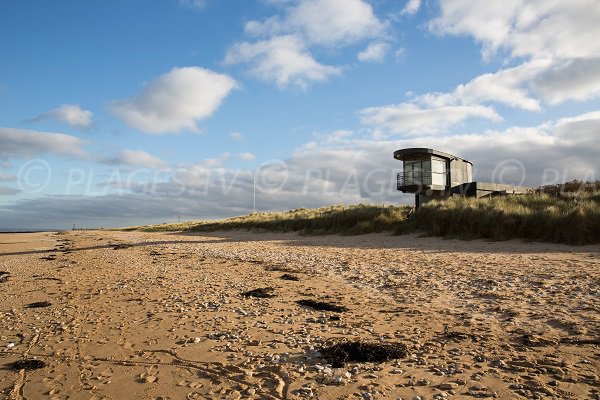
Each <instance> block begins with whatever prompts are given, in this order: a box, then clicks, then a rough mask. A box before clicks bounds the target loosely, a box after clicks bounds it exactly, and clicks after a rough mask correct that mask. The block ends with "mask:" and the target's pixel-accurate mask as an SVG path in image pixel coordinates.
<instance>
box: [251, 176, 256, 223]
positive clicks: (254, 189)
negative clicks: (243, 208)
mask: <svg viewBox="0 0 600 400" xmlns="http://www.w3.org/2000/svg"><path fill="white" fill-rule="evenodd" d="M252 186H253V192H254V195H253V206H252V209H253V210H254V211H253V212H252V213H253V214H256V178H254V181H253V185H252Z"/></svg>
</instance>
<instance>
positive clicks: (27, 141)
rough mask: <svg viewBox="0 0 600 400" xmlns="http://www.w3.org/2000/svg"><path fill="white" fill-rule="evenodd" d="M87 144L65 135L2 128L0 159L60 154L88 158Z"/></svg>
mask: <svg viewBox="0 0 600 400" xmlns="http://www.w3.org/2000/svg"><path fill="white" fill-rule="evenodd" d="M84 144H85V142H84V141H83V140H81V139H79V138H77V137H75V136H70V135H66V134H64V133H52V132H41V131H34V130H28V129H15V128H2V127H0V159H10V158H28V157H35V156H38V155H42V154H59V155H64V156H69V157H75V158H86V157H87V153H86V152H85V151H84V150H83V149H82V146H83V145H84Z"/></svg>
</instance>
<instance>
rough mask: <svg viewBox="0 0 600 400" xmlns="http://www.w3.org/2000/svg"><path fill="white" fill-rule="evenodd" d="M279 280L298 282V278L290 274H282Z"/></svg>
mask: <svg viewBox="0 0 600 400" xmlns="http://www.w3.org/2000/svg"><path fill="white" fill-rule="evenodd" d="M281 279H283V280H284V281H296V282H297V281H299V280H300V278H298V277H297V276H296V275H292V274H283V275H281Z"/></svg>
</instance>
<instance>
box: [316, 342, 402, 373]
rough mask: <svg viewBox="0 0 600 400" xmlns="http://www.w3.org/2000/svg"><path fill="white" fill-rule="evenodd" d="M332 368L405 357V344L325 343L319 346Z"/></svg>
mask: <svg viewBox="0 0 600 400" xmlns="http://www.w3.org/2000/svg"><path fill="white" fill-rule="evenodd" d="M319 352H320V353H321V354H322V355H323V358H325V359H326V360H327V361H328V362H330V363H331V365H332V366H333V367H334V368H341V367H343V366H344V365H345V364H346V363H348V362H360V363H364V362H384V361H389V360H395V359H398V358H403V357H406V353H407V351H406V345H404V344H402V343H384V342H377V343H369V342H362V341H347V340H342V341H339V342H336V343H333V344H327V343H326V344H325V345H324V346H323V347H321V348H319Z"/></svg>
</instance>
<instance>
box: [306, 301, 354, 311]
mask: <svg viewBox="0 0 600 400" xmlns="http://www.w3.org/2000/svg"><path fill="white" fill-rule="evenodd" d="M296 303H298V304H300V305H301V306H305V307H309V308H312V309H314V310H318V311H333V312H344V311H348V308H346V307H344V306H340V305H338V304H335V303H328V302H326V301H317V300H311V299H304V300H298V301H297V302H296Z"/></svg>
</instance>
